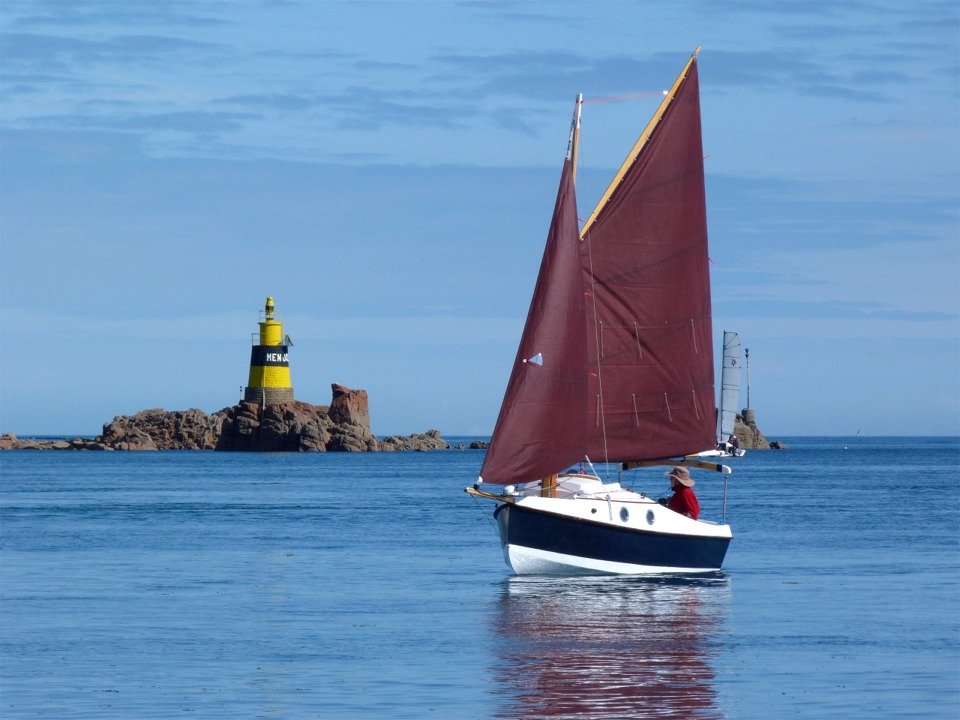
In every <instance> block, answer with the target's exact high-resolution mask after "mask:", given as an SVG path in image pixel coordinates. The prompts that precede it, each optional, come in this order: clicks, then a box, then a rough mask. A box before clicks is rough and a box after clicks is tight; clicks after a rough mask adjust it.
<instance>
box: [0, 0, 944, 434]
mask: <svg viewBox="0 0 960 720" xmlns="http://www.w3.org/2000/svg"><path fill="white" fill-rule="evenodd" d="M698 46H702V50H701V52H700V55H699V73H700V91H701V107H702V115H703V135H704V153H705V155H706V160H705V171H706V182H707V207H708V227H709V243H710V255H711V260H712V265H711V282H712V290H713V321H714V332H715V335H716V345H715V347H716V348H717V350H715V353H716V359H717V363H718V364H719V347H720V338H721V336H722V332H723V330H735V331H737V332H739V334H740V338H741V343H742V345H743V346H744V347H745V348H747V349H749V351H750V375H749V385H748V382H747V377H746V376H745V377H744V378H743V387H742V392H741V402H742V406H744V407H746V406H747V401H748V399H747V392H748V387H749V404H750V407H752V408H753V409H754V410H755V411H756V414H757V422H758V425H759V427H760V429H761V430H762V431H763V432H764V433H765V435H766V436H767V437H768V438H770V439H779V438H783V437H789V436H803V435H853V434H855V433H858V432H859V433H861V434H862V435H957V434H960V289H958V288H960V230H958V228H960V6H958V4H957V2H956V0H943V1H941V0H915V1H911V2H908V1H906V0H902V1H892V0H890V1H886V2H884V1H883V0H871V1H869V2H856V1H852V0H832V1H830V2H822V1H818V0H779V1H776V0H725V2H722V3H719V2H715V1H714V0H703V1H702V2H701V1H696V0H686V1H684V0H669V1H667V0H663V1H660V0H650V1H647V2H626V1H622V2H605V1H604V0H599V1H597V0H594V1H592V2H589V3H585V2H576V3H573V2H563V1H555V2H497V1H490V2H481V1H469V2H453V1H450V2H441V1H435V2H418V1H414V0H410V1H403V0H396V1H392V2H364V1H358V2H334V1H329V2H323V1H320V0H316V1H309V0H303V1H299V2H297V1H294V0H273V1H263V2H252V1H245V0H235V1H231V2H226V1H219V0H218V1H210V2H204V1H202V0H197V1H195V2H162V3H161V2H153V3H147V2H137V3H131V2H121V1H119V0H118V1H116V2H98V1H97V0H85V1H84V2H68V1H66V0H60V1H57V2H45V1H43V0H30V1H29V2H19V1H18V0H4V2H3V3H2V5H0V347H2V353H0V432H4V433H6V432H13V433H16V434H18V435H96V434H98V433H100V432H101V429H102V425H103V424H104V423H106V422H109V421H110V420H112V419H113V417H114V416H117V415H130V414H134V413H136V412H138V411H140V410H144V409H148V408H165V409H167V410H185V409H188V408H199V409H201V410H204V411H205V412H215V411H217V410H219V409H221V408H224V407H227V406H230V405H233V404H235V403H236V402H237V401H238V399H239V397H240V392H241V388H242V386H244V385H245V384H246V382H247V374H248V370H249V358H250V350H249V348H250V345H251V335H252V333H254V332H256V330H257V322H258V320H259V317H260V312H261V310H262V309H263V305H264V301H265V299H266V297H267V296H268V295H269V296H272V297H273V298H274V300H275V303H276V307H277V310H278V312H279V314H280V316H281V319H282V320H283V322H284V330H285V332H286V333H287V334H289V335H290V336H291V338H292V340H293V343H294V346H293V347H292V348H291V351H290V363H291V370H290V372H291V379H292V383H293V386H294V390H295V393H296V397H297V399H299V400H303V401H306V402H310V403H314V404H317V405H325V404H328V403H329V401H330V385H331V383H341V384H343V385H346V386H347V387H351V388H362V389H365V390H366V391H367V392H368V394H369V399H370V415H371V423H372V426H373V431H374V433H375V434H377V435H388V434H409V433H413V432H423V431H425V430H427V429H430V428H437V429H439V430H441V432H442V433H443V434H444V435H445V436H456V435H489V433H490V432H491V431H492V429H493V425H494V422H495V421H496V417H497V412H498V410H499V406H500V401H501V399H502V397H503V391H504V389H505V387H506V382H507V377H508V375H509V370H510V366H511V364H512V362H513V358H514V354H515V352H516V347H517V343H518V341H519V335H520V331H521V330H522V327H523V322H524V319H525V316H526V312H527V308H528V305H529V302H530V296H531V294H532V291H533V284H534V281H535V279H536V274H537V270H538V265H539V261H540V257H541V254H542V251H543V243H544V240H545V238H546V233H547V230H548V226H549V222H550V215H551V212H552V209H553V203H554V200H555V197H556V190H557V184H558V182H559V176H560V169H561V164H562V161H563V155H564V152H565V150H566V143H567V132H568V127H569V122H570V115H571V112H572V110H573V102H574V99H575V97H576V94H577V93H580V92H582V93H584V95H585V96H586V97H587V98H598V97H608V96H615V95H624V94H632V95H639V96H641V97H638V98H636V99H632V100H629V101H623V102H608V103H596V104H590V105H587V106H585V108H584V119H583V131H582V138H581V142H582V144H581V158H580V160H581V165H580V169H579V170H578V175H577V183H578V204H579V214H580V216H581V217H586V216H587V215H588V214H589V211H590V209H591V208H592V206H593V202H594V201H595V200H596V198H597V197H598V196H599V194H600V192H601V191H602V189H603V187H604V186H605V184H606V182H607V180H608V179H609V178H610V177H611V176H612V174H613V173H614V172H615V171H616V169H617V167H618V166H619V164H620V161H621V160H622V158H623V156H624V155H625V154H626V152H627V151H628V150H629V148H630V146H632V144H633V142H634V140H635V139H636V137H637V136H638V135H639V133H640V131H641V130H642V129H643V127H644V126H645V124H646V122H647V120H648V118H649V117H650V115H651V114H652V113H653V111H654V110H655V108H656V105H657V103H658V102H659V95H660V93H662V91H663V90H665V89H666V88H668V87H669V86H670V85H671V83H672V82H673V80H674V78H675V77H676V75H677V74H678V73H679V72H680V70H681V69H682V68H683V66H684V64H685V63H686V61H687V59H688V58H689V57H690V55H691V53H692V52H693V51H694V50H695V49H696V48H697V47H698Z"/></svg>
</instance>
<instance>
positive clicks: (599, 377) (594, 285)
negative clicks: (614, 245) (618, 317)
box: [584, 235, 610, 465]
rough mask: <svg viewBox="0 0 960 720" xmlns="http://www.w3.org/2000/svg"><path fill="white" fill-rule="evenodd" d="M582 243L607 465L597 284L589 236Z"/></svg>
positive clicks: (608, 457)
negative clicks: (587, 262) (587, 266)
mask: <svg viewBox="0 0 960 720" xmlns="http://www.w3.org/2000/svg"><path fill="white" fill-rule="evenodd" d="M584 242H586V243H587V255H588V257H589V258H590V296H591V300H592V302H593V334H594V340H595V341H596V343H597V388H598V389H599V390H600V394H599V396H598V397H597V401H598V402H599V404H600V431H601V433H602V434H603V461H604V462H605V463H607V464H608V465H609V464H610V452H609V450H608V449H607V418H606V415H605V414H604V412H603V370H602V368H601V363H600V336H599V331H598V329H597V323H598V321H597V282H596V277H594V274H593V241H592V240H591V239H590V236H589V235H587V237H585V238H584Z"/></svg>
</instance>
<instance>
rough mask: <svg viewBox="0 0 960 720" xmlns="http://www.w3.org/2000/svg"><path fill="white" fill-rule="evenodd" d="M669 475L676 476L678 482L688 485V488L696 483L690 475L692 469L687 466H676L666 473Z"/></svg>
mask: <svg viewBox="0 0 960 720" xmlns="http://www.w3.org/2000/svg"><path fill="white" fill-rule="evenodd" d="M664 474H665V475H666V476H667V477H672V478H676V479H677V482H678V483H680V484H681V485H686V486H687V487H688V488H692V487H693V486H694V485H696V483H695V482H694V481H693V478H692V477H690V471H689V470H687V469H686V468H685V467H675V468H674V469H673V470H671V471H670V472H668V473H664Z"/></svg>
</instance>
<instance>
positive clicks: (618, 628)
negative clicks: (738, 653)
mask: <svg viewBox="0 0 960 720" xmlns="http://www.w3.org/2000/svg"><path fill="white" fill-rule="evenodd" d="M728 601H729V587H728V583H727V579H726V577H725V576H724V575H723V574H722V573H717V574H715V575H710V576H700V577H697V578H656V579H651V578H638V577H625V576H620V577H595V578H569V579H560V578H536V577H514V578H510V579H509V580H507V581H505V589H504V592H503V595H502V597H501V599H500V600H499V603H498V606H497V608H496V610H497V612H496V613H495V616H494V618H493V619H492V621H491V622H492V624H493V632H494V635H495V638H496V640H495V642H496V644H497V646H498V647H497V650H498V654H499V656H500V660H501V663H500V665H499V667H498V668H497V669H496V671H495V672H496V676H497V683H496V685H495V687H496V689H495V690H493V691H492V692H493V693H495V694H496V695H497V696H498V698H497V699H498V700H499V701H500V703H501V710H500V712H499V713H498V715H497V717H509V718H520V717H522V718H558V717H562V718H653V717H658V718H690V717H697V718H719V717H722V716H723V713H722V712H721V711H720V710H719V709H718V708H717V704H716V699H717V692H716V689H715V687H714V671H713V667H712V660H713V658H714V656H715V655H716V653H717V652H718V648H719V647H720V635H721V634H722V633H723V632H724V625H725V620H726V615H727V607H728Z"/></svg>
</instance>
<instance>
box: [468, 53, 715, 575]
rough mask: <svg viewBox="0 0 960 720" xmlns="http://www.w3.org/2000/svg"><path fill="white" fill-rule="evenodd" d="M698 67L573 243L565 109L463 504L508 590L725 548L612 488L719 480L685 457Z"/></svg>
mask: <svg viewBox="0 0 960 720" xmlns="http://www.w3.org/2000/svg"><path fill="white" fill-rule="evenodd" d="M698 53H699V48H698V50H697V52H696V53H694V55H693V57H691V58H690V61H689V62H688V63H687V64H686V66H685V67H684V69H683V71H682V72H681V74H680V76H679V77H678V78H677V80H676V81H675V82H674V84H673V86H672V88H671V89H670V90H669V91H668V92H667V93H666V97H665V98H664V99H663V101H662V102H661V104H660V106H659V108H658V109H657V111H656V113H655V114H654V117H653V119H652V120H651V121H650V122H649V123H648V125H647V127H646V129H645V130H644V131H643V133H642V134H641V135H640V138H639V140H638V141H637V142H636V144H635V145H634V147H633V149H632V150H631V151H630V153H629V154H628V156H627V158H626V160H625V161H624V163H623V165H622V166H621V168H620V171H619V172H618V173H617V175H616V176H615V177H614V179H613V181H612V182H611V184H610V186H609V187H608V188H607V191H606V192H605V194H604V195H603V197H602V198H601V199H600V202H599V203H598V205H597V207H596V209H595V210H594V211H593V213H592V214H591V215H590V217H589V218H588V219H587V221H586V223H585V224H584V226H583V228H582V229H579V228H578V219H577V206H576V192H575V174H576V156H577V153H578V151H579V140H580V110H581V105H582V103H583V99H582V96H579V97H578V98H577V102H576V107H575V111H574V119H573V123H572V127H571V132H570V139H569V143H568V147H567V153H566V157H565V160H564V163H563V170H562V172H561V177H560V188H559V191H558V194H557V201H556V205H555V208H554V212H553V219H552V222H551V225H550V230H549V233H548V235H547V245H546V249H545V251H544V255H543V261H542V263H541V266H540V273H539V276H538V278H537V283H536V287H535V289H534V293H533V300H532V302H531V305H530V310H529V313H528V315H527V321H526V325H525V327H524V330H523V336H522V338H521V340H520V347H519V350H518V353H517V357H516V360H515V362H514V366H513V369H512V372H511V376H510V379H509V381H508V384H507V390H506V394H505V396H504V399H503V404H502V406H501V409H500V415H499V416H498V418H497V423H496V426H495V428H494V432H493V436H492V438H491V441H490V445H489V449H488V451H487V455H486V458H485V460H484V463H483V467H482V468H481V472H480V479H479V482H478V483H477V484H475V485H474V486H473V487H468V488H466V491H467V492H468V493H471V494H472V495H475V496H478V497H482V498H486V499H490V500H493V501H495V502H496V503H497V507H496V509H495V511H494V516H495V517H496V520H497V526H498V529H499V533H500V539H501V543H502V546H503V552H504V558H505V559H506V562H507V564H508V565H509V566H510V567H511V568H512V569H513V570H514V572H516V573H517V574H521V575H522V574H564V575H566V574H606V573H612V574H621V573H673V572H682V573H687V572H710V571H716V570H718V569H719V568H720V566H721V564H722V563H723V559H724V556H725V555H726V551H727V546H728V545H729V543H730V540H731V538H732V533H731V530H730V527H729V526H727V525H726V524H725V517H724V518H722V519H721V520H720V521H719V522H711V521H707V520H699V519H697V520H695V519H692V518H690V517H688V516H686V515H681V514H680V513H677V512H674V511H672V510H669V509H667V508H666V507H663V506H662V505H661V504H659V503H658V502H657V501H656V500H654V499H653V498H651V497H648V496H647V495H646V494H644V493H641V492H635V491H633V490H630V489H627V488H625V487H623V486H621V484H620V473H621V472H627V471H631V470H634V469H637V468H641V467H651V466H660V468H661V470H660V471H659V472H657V475H658V477H656V478H655V480H656V482H657V483H658V484H659V485H660V486H662V484H663V483H664V479H663V472H662V468H663V467H664V466H667V467H669V466H678V465H679V466H686V467H688V468H702V469H708V470H712V471H720V472H721V473H722V474H723V477H724V480H725V481H726V477H727V475H728V474H729V472H730V468H728V467H725V466H723V465H718V464H716V463H712V462H708V461H705V460H702V459H698V458H694V457H689V456H691V455H693V454H695V453H698V452H700V451H704V450H711V449H715V448H716V445H717V415H716V409H715V396H714V390H715V385H714V366H713V349H712V335H713V330H712V324H711V302H710V274H709V258H708V256H707V221H706V198H705V191H704V175H703V146H702V139H701V131H700V97H699V80H698V76H697V54H698ZM591 458H594V459H595V460H597V461H598V462H602V463H605V464H606V467H610V465H611V464H616V466H617V467H618V468H619V470H618V472H617V475H618V477H617V480H616V481H615V482H614V481H608V480H604V479H601V476H600V474H599V473H598V472H597V471H596V469H595V468H594V466H593V464H592V463H591V461H590V459H591ZM488 485H495V486H505V487H502V489H501V490H500V491H494V492H488V491H487V490H486V489H485V488H486V487H487V486H488ZM723 505H724V507H723V513H724V516H725V512H726V484H725V485H724V503H723Z"/></svg>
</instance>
